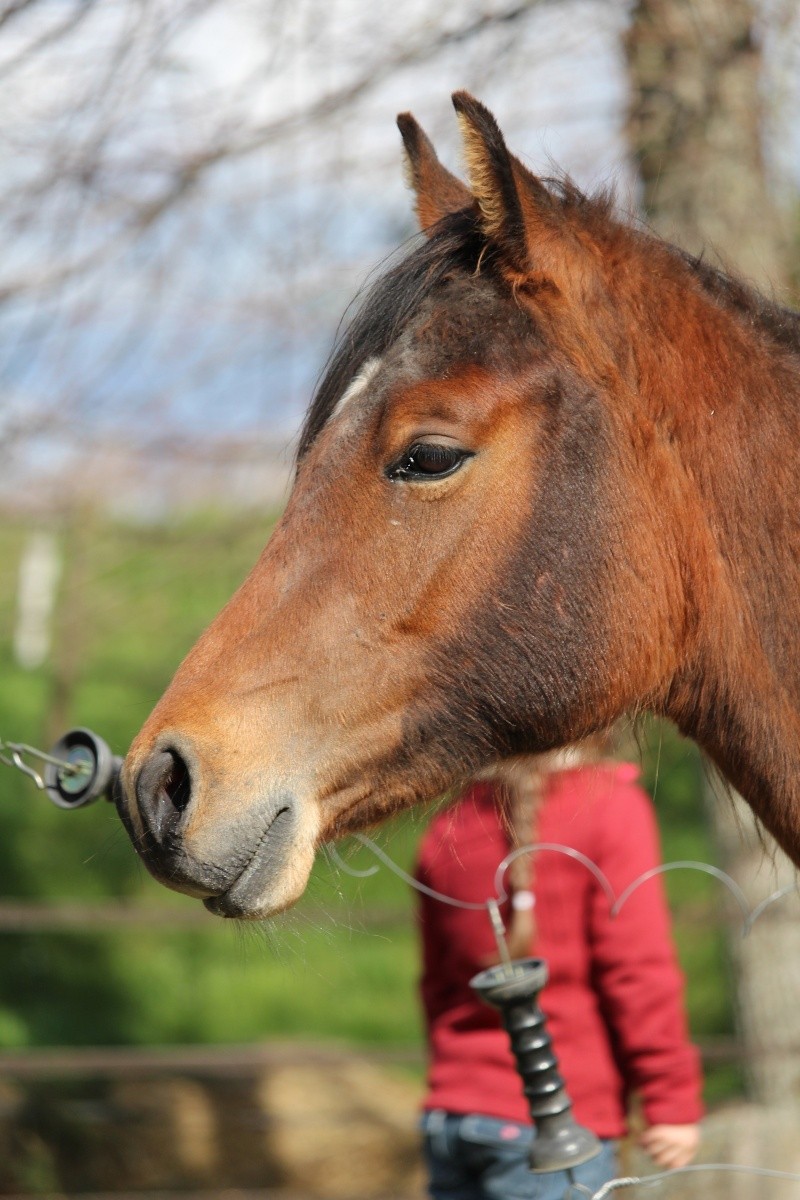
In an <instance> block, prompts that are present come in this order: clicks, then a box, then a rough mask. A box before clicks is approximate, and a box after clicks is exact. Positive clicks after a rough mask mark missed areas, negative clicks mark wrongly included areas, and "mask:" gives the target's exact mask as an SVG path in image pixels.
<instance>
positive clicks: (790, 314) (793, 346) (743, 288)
mask: <svg viewBox="0 0 800 1200" xmlns="http://www.w3.org/2000/svg"><path fill="white" fill-rule="evenodd" d="M672 249H673V251H674V252H675V254H676V255H677V257H678V258H680V259H681V260H682V262H684V263H685V264H686V266H688V267H689V269H690V270H691V271H692V273H693V274H694V275H695V276H696V277H697V279H698V280H699V282H700V283H701V285H702V287H703V289H704V291H706V292H708V294H709V295H710V296H711V297H712V298H713V299H714V300H716V301H717V302H718V303H720V304H722V305H723V306H724V307H725V308H727V309H730V310H731V311H733V312H734V313H736V315H737V316H739V317H741V318H742V319H744V320H745V321H747V323H748V324H750V325H753V326H755V327H756V328H758V329H761V330H762V331H763V332H764V333H766V334H767V335H768V336H769V337H771V338H772V340H773V341H774V342H776V343H777V344H778V345H779V346H785V347H786V348H787V349H789V350H794V351H795V352H800V313H798V312H795V311H794V310H793V309H791V308H784V307H783V306H782V305H780V304H777V303H776V302H775V301H773V300H768V299H767V297H766V296H762V295H761V293H760V292H758V291H756V289H755V288H753V287H750V286H749V285H748V284H746V283H745V282H744V281H743V280H741V279H739V278H737V277H736V276H735V275H729V274H727V272H725V271H722V270H720V269H719V268H718V267H714V266H712V265H711V263H707V262H706V261H705V260H704V259H703V257H702V255H700V256H696V255H694V254H689V253H687V251H685V250H681V249H680V248H679V247H677V246H673V247H672Z"/></svg>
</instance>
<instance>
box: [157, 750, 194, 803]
mask: <svg viewBox="0 0 800 1200" xmlns="http://www.w3.org/2000/svg"><path fill="white" fill-rule="evenodd" d="M166 753H167V754H168V755H169V757H170V759H171V763H170V765H169V767H168V768H167V772H166V774H165V775H164V778H163V780H162V783H161V788H162V791H164V792H165V793H166V795H167V797H168V799H169V800H170V802H171V803H172V807H173V808H175V809H177V810H178V812H183V810H184V809H185V808H186V805H187V804H188V803H189V801H190V800H191V798H192V779H191V776H190V774H189V768H188V767H187V766H186V763H185V762H184V761H183V759H182V758H181V756H180V754H178V752H177V750H167V752H166Z"/></svg>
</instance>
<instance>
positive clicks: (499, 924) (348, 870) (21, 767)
mask: <svg viewBox="0 0 800 1200" xmlns="http://www.w3.org/2000/svg"><path fill="white" fill-rule="evenodd" d="M24 755H27V756H28V757H34V758H36V759H38V760H39V761H41V762H46V763H52V764H53V765H55V766H57V767H58V768H59V769H60V770H66V771H67V772H69V773H72V772H75V771H76V770H78V769H79V768H77V767H76V766H75V765H74V764H72V763H69V762H67V761H65V760H62V759H59V758H55V757H53V755H50V754H46V753H45V752H44V751H42V750H37V749H36V748H35V747H33V746H28V745H27V744H25V743H22V742H7V741H3V740H2V739H0V763H3V764H5V765H6V766H9V767H14V768H16V769H17V770H18V771H21V772H22V773H23V774H24V775H26V776H27V777H28V778H29V779H31V780H32V781H33V782H34V783H35V784H36V786H37V788H39V789H40V790H43V789H44V787H45V784H44V781H43V779H42V777H41V775H40V774H39V772H38V771H37V770H36V769H35V768H34V767H32V766H30V764H28V763H26V762H25V760H24V757H23V756H24ZM355 840H356V841H358V842H359V843H360V844H361V845H362V846H364V847H365V848H366V849H367V850H369V851H370V852H371V853H372V854H374V855H375V857H376V858H377V859H378V860H379V861H380V862H381V863H383V865H384V866H385V867H387V868H388V869H389V870H390V871H392V872H393V873H394V874H395V875H397V876H399V878H400V879H402V880H403V881H404V882H405V883H407V884H408V885H409V886H410V887H412V888H414V889H416V891H418V892H423V893H424V894H425V895H427V896H429V897H430V898H431V899H433V900H437V901H439V902H440V903H442V904H450V905H452V906H453V907H455V908H464V909H469V910H471V911H474V912H475V911H480V910H484V909H485V910H486V913H487V916H488V918H489V920H490V922H491V925H492V930H493V933H494V935H495V939H496V941H497V946H498V950H499V953H500V957H501V960H502V961H504V962H505V963H506V964H508V963H510V958H509V954H508V949H507V947H506V943H505V931H504V927H503V921H502V916H501V914H500V905H501V904H502V903H504V902H505V901H506V900H507V899H508V892H507V890H506V887H505V876H506V872H507V870H508V868H509V867H510V866H511V864H512V863H513V862H514V860H515V859H517V858H519V857H520V856H521V855H523V854H538V853H540V852H545V851H549V852H552V853H556V854H563V855H566V856H567V857H568V858H572V859H573V860H575V861H576V862H579V863H581V865H582V866H584V867H585V868H586V869H587V870H588V871H589V872H590V873H591V874H592V875H593V876H594V878H595V880H596V881H597V883H598V884H599V886H600V887H601V888H602V890H603V892H604V893H605V895H606V898H607V899H608V902H609V906H610V915H611V917H612V918H615V917H618V916H619V914H620V912H621V910H622V908H623V906H624V905H625V904H626V903H627V902H628V900H629V899H630V898H631V896H633V894H634V893H635V892H636V890H637V889H638V888H639V887H641V886H642V884H644V883H646V882H647V881H648V880H649V879H653V878H655V877H656V876H658V875H663V874H665V873H666V872H667V871H674V870H678V869H690V870H698V871H703V872H705V873H706V874H708V875H711V876H713V877H714V878H715V879H717V880H719V881H720V882H721V883H723V884H724V885H725V886H726V887H727V888H728V890H729V891H730V893H731V895H732V896H733V897H734V899H735V900H736V902H737V904H738V906H739V909H740V911H741V914H742V937H746V936H747V935H748V934H749V933H750V932H751V930H752V928H753V925H754V924H755V922H756V921H757V920H758V918H759V917H760V916H762V914H763V913H764V912H766V911H767V910H768V909H769V908H770V907H771V905H773V904H774V903H776V902H777V901H778V900H781V899H782V898H784V897H785V896H788V895H790V894H791V893H792V892H795V891H797V890H798V889H797V887H796V885H794V884H789V885H787V886H786V887H782V888H779V889H778V890H777V891H775V892H773V893H772V894H771V895H770V896H767V897H766V899H764V900H762V901H761V902H760V903H759V904H757V905H756V906H755V907H754V908H752V909H751V907H750V905H749V903H748V900H747V897H746V896H745V894H744V892H743V891H742V889H741V888H740V887H739V885H738V884H737V883H736V881H735V880H734V879H732V878H731V876H730V875H728V874H727V872H725V871H722V870H720V868H719V867H715V866H713V865H712V864H711V863H704V862H697V861H694V860H691V859H681V860H679V861H675V862H669V863H662V864H660V865H659V866H658V867H653V868H651V869H650V870H649V871H645V872H644V873H643V874H642V875H640V876H638V877H637V878H636V879H634V880H633V881H632V882H631V883H630V884H628V886H627V887H626V888H625V889H624V890H623V891H622V892H621V893H620V895H619V896H617V895H616V893H615V891H614V889H613V887H612V886H611V883H610V882H609V880H608V878H607V877H606V875H605V874H604V872H603V871H602V870H601V868H600V867H599V866H598V865H597V863H595V862H593V860H592V859H590V858H589V857H587V855H585V854H583V853H581V851H579V850H576V849H575V848H574V847H573V846H567V845H563V844H562V843H558V842H531V843H529V844H528V845H525V846H519V847H518V848H517V849H515V850H513V851H512V852H511V853H509V854H507V855H506V856H505V858H504V859H503V860H502V861H501V862H500V863H499V864H498V867H497V871H496V872H495V876H494V888H495V895H494V896H489V897H487V899H486V900H483V901H471V900H460V899H458V897H456V896H448V895H446V894H445V893H443V892H438V891H436V890H435V889H434V888H430V887H428V886H427V885H426V884H424V883H422V882H421V881H420V880H418V879H415V878H414V876H413V875H410V874H409V873H408V872H407V871H405V870H403V868H402V867H401V866H400V865H399V863H396V862H395V861H394V859H392V858H391V857H390V855H388V854H387V853H386V851H385V850H383V849H382V847H380V846H379V845H378V844H377V843H376V842H374V841H373V840H372V838H369V837H367V836H366V835H365V834H361V833H359V834H356V835H355ZM327 852H328V855H329V857H330V859H331V860H332V862H333V863H334V864H335V865H336V866H337V867H338V868H339V869H340V870H341V871H343V872H344V873H345V874H347V875H351V876H353V877H354V878H356V879H367V878H370V877H371V876H373V875H374V874H376V872H377V871H379V870H380V867H379V866H378V865H377V864H373V865H372V866H370V867H367V868H364V869H359V868H356V867H351V866H350V864H349V863H347V862H346V861H345V860H344V858H343V857H342V855H341V854H340V853H339V851H338V849H337V848H336V846H335V845H329V846H328V847H327ZM713 1171H716V1172H721V1173H728V1174H737V1175H749V1176H755V1177H760V1178H763V1179H781V1180H786V1181H788V1182H793V1183H798V1184H800V1173H795V1172H791V1171H777V1170H774V1169H772V1168H770V1167H756V1166H746V1165H744V1164H737V1163H695V1164H692V1165H690V1166H687V1167H678V1168H673V1169H671V1170H668V1171H659V1172H657V1173H655V1174H653V1175H642V1176H639V1175H627V1176H620V1177H618V1178H617V1179H612V1180H610V1181H609V1182H608V1183H605V1184H603V1186H602V1187H601V1188H600V1189H599V1191H596V1192H594V1193H590V1192H589V1189H588V1188H586V1187H585V1186H584V1185H583V1184H580V1183H576V1182H574V1181H571V1182H570V1183H569V1184H568V1186H567V1191H566V1193H565V1196H564V1200H577V1198H579V1197H585V1198H586V1200H606V1197H608V1196H611V1195H612V1193H614V1192H618V1191H620V1190H622V1189H624V1188H630V1187H642V1188H645V1187H653V1186H656V1185H658V1184H659V1183H662V1182H664V1181H665V1180H672V1179H675V1178H677V1177H678V1176H683V1175H694V1174H699V1173H705V1174H708V1173H710V1172H713Z"/></svg>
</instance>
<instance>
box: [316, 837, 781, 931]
mask: <svg viewBox="0 0 800 1200" xmlns="http://www.w3.org/2000/svg"><path fill="white" fill-rule="evenodd" d="M355 840H356V841H357V842H360V843H361V845H362V846H364V847H365V848H366V849H367V850H369V851H371V853H372V854H374V855H375V857H376V858H378V859H379V860H380V861H381V862H382V863H383V865H384V866H385V867H388V869H389V870H390V871H392V872H393V873H394V874H395V875H397V876H398V877H399V878H400V879H402V880H403V881H404V882H405V883H407V884H408V885H409V887H412V888H414V889H415V890H416V891H418V892H422V893H423V894H424V895H426V896H430V897H431V899H432V900H438V901H439V902H440V903H441V904H450V905H452V907H454V908H465V909H468V910H470V911H472V912H480V911H481V910H486V911H487V912H488V915H489V918H490V920H491V916H492V914H491V907H492V906H496V905H499V904H503V903H504V902H505V901H506V900H507V899H508V892H507V890H506V887H505V874H506V871H507V870H508V868H509V866H510V865H511V863H512V862H514V860H515V859H516V858H519V856H520V855H521V854H538V853H539V852H541V851H550V852H553V853H557V854H563V855H566V857H568V858H572V859H574V860H575V861H576V862H579V863H580V864H581V865H582V866H584V867H586V869H587V871H590V872H591V874H592V875H593V876H594V878H595V879H596V880H597V882H598V883H599V885H600V887H601V888H602V889H603V892H604V893H605V896H606V898H607V900H608V903H609V910H610V916H611V917H612V919H616V918H617V917H618V916H619V914H620V912H621V910H622V908H623V907H624V906H625V904H627V902H628V901H629V900H630V898H631V896H632V895H633V894H634V892H636V890H637V889H638V888H639V887H641V885H642V884H643V883H646V882H647V881H648V880H649V879H654V878H655V877H656V876H658V875H665V874H666V873H667V872H668V871H676V870H692V871H702V872H703V873H704V874H706V875H710V876H711V877H712V878H713V879H717V880H718V881H719V882H720V883H722V884H724V886H725V887H727V889H728V890H729V892H730V893H731V895H732V896H733V898H734V900H735V901H736V903H737V905H738V907H739V910H740V912H741V914H742V937H743V938H745V937H747V936H748V934H749V933H750V932H751V931H752V928H753V926H754V925H755V923H756V921H757V920H758V919H759V917H761V916H762V915H763V914H764V913H765V912H766V911H767V909H769V908H770V907H771V906H772V905H773V904H775V903H777V901H778V900H782V899H784V898H785V897H786V896H790V895H792V893H794V892H797V891H798V890H799V889H798V886H797V885H796V884H787V885H786V886H785V887H782V888H779V889H778V890H777V891H775V892H773V893H772V895H771V896H767V898H766V899H765V900H762V901H760V903H759V904H757V905H755V907H754V908H752V909H751V907H750V905H749V903H748V900H747V897H746V895H745V893H744V892H743V891H742V889H741V887H740V886H739V884H738V883H737V882H736V880H735V879H733V878H731V876H730V875H728V873H727V872H726V871H723V870H721V869H720V868H719V867H715V866H714V865H713V864H712V863H706V862H698V861H695V860H694V859H679V860H676V861H675V862H668V863H661V865H660V866H658V867H652V868H651V869H650V870H649V871H645V872H643V874H641V875H639V876H637V878H636V879H634V880H633V881H632V882H631V883H629V884H628V886H627V887H626V888H625V889H624V890H623V891H622V892H621V893H620V894H619V896H617V894H616V892H615V891H614V889H613V887H612V886H611V883H610V882H609V880H608V878H607V877H606V875H605V874H604V873H603V871H602V870H601V868H600V867H599V866H598V865H597V863H596V862H594V861H593V860H592V859H590V858H588V857H587V856H586V855H585V854H583V853H582V852H581V851H580V850H576V849H575V847H574V846H566V845H563V844H562V843H560V842H532V843H530V844H529V845H527V846H520V847H519V848H518V849H516V850H514V851H512V852H511V853H510V854H507V855H506V856H505V858H504V859H503V860H502V861H501V862H500V863H499V864H498V867H497V870H496V872H495V876H494V889H495V894H494V895H493V896H488V897H487V898H486V899H485V900H460V899H459V898H458V897H457V896H447V895H445V894H444V893H443V892H437V891H436V890H435V889H434V888H430V887H428V886H427V884H424V883H422V882H421V881H420V880H419V879H415V878H414V876H413V875H410V874H409V873H408V871H405V870H403V868H402V867H401V866H400V865H399V864H398V863H396V862H395V861H394V859H392V858H391V857H390V856H389V855H388V854H387V853H386V851H385V850H383V849H382V847H380V846H379V845H378V844H377V843H376V842H374V841H373V840H372V838H369V837H367V836H366V834H363V833H357V834H356V835H355ZM327 849H328V853H329V854H330V856H331V858H332V859H333V861H334V862H335V864H336V865H337V866H338V867H339V868H340V870H342V871H344V872H345V874H347V875H352V876H354V877H355V878H356V879H365V878H367V877H368V876H370V875H374V874H375V872H376V871H378V870H379V869H380V868H379V867H377V866H372V867H367V868H366V869H365V870H364V869H362V870H358V869H356V868H354V867H351V866H350V864H349V863H347V862H345V861H344V859H343V858H342V856H341V855H340V854H339V852H338V851H337V850H336V847H335V846H333V845H330V846H328V847H327ZM492 927H493V930H494V931H495V935H496V932H497V931H496V928H495V923H494V922H493V926H492Z"/></svg>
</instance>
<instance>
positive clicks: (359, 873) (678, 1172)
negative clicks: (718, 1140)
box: [327, 833, 800, 1200]
mask: <svg viewBox="0 0 800 1200" xmlns="http://www.w3.org/2000/svg"><path fill="white" fill-rule="evenodd" d="M354 840H355V841H357V842H359V843H360V844H361V845H362V846H363V847H364V848H365V849H367V850H369V851H370V852H371V853H372V854H374V855H375V857H376V858H377V859H378V860H379V861H380V862H381V863H383V865H384V866H385V867H387V868H388V869H389V870H390V871H392V872H394V874H395V875H397V876H398V877H399V878H400V879H402V880H403V881H404V882H405V883H407V884H408V885H409V886H410V887H412V888H414V889H415V890H416V891H418V892H422V893H424V894H425V895H426V896H429V897H430V898H431V899H433V900H437V901H439V902H440V903H441V904H449V905H452V906H453V907H454V908H464V909H469V910H470V911H473V912H476V911H479V910H481V909H485V910H486V913H487V916H488V917H489V920H490V921H491V924H492V930H493V932H494V934H495V939H496V940H497V944H498V950H499V952H500V957H501V960H502V961H504V962H506V963H508V962H509V956H508V951H507V948H506V946H505V937H504V928H503V923H502V916H501V914H500V905H501V904H503V903H504V902H505V901H506V900H508V891H507V890H506V886H505V876H506V872H507V870H508V868H509V867H510V865H511V863H512V862H514V860H515V859H517V858H519V857H520V856H521V855H523V854H538V853H540V852H542V851H549V852H551V853H556V854H563V855H566V856H567V857H568V858H572V859H574V860H575V861H576V862H579V863H581V865H582V866H584V867H586V869H587V870H588V871H589V872H590V873H591V874H592V875H593V876H594V878H595V880H596V881H597V883H598V884H599V886H600V887H601V889H602V890H603V892H604V893H605V896H606V898H607V900H608V902H609V909H610V915H611V917H612V919H613V918H616V917H618V916H619V914H620V912H621V910H622V908H623V907H624V905H625V904H626V903H627V902H628V900H630V898H631V896H633V895H634V893H635V892H636V890H637V889H638V888H639V887H641V885H642V884H644V883H646V882H647V881H648V880H649V879H654V878H655V877H656V876H658V875H663V874H665V873H666V872H668V871H674V870H678V869H689V870H697V871H702V872H704V873H705V874H707V875H711V876H712V877H713V878H714V879H717V880H719V882H720V883H722V884H724V885H725V887H727V888H728V890H729V891H730V893H731V895H732V896H733V898H734V900H735V901H736V903H737V905H738V907H739V910H740V912H741V914H742V937H743V938H744V937H747V935H748V934H749V933H750V932H751V930H752V928H753V925H754V924H755V922H756V921H757V920H758V918H759V917H760V916H762V914H763V913H764V912H766V911H767V909H768V908H770V907H771V905H773V904H774V903H776V902H777V901H778V900H780V899H782V898H783V897H785V896H788V895H790V894H791V893H792V892H796V891H797V890H798V888H797V886H796V885H795V884H789V885H788V886H786V887H782V888H779V889H778V890H777V891H775V892H773V893H772V895H770V896H768V897H767V898H766V899H765V900H762V901H761V902H760V903H759V904H757V905H756V906H755V907H753V908H752V909H751V907H750V905H749V903H748V900H747V897H746V896H745V894H744V892H743V891H742V889H741V888H740V887H739V885H738V884H737V883H736V881H735V880H734V879H732V878H731V876H730V875H728V874H727V872H725V871H722V870H720V868H719V867H715V866H713V865H712V864H711V863H704V862H696V861H694V860H691V859H681V860H679V861H675V862H668V863H662V864H660V865H659V866H658V867H653V868H651V869H650V870H649V871H645V872H644V873H643V874H642V875H640V876H638V877H637V878H636V879H634V880H633V881H632V882H631V883H630V884H628V886H627V887H626V888H625V889H624V890H623V891H622V892H621V893H620V894H619V895H617V894H616V893H615V891H614V889H613V887H612V886H611V883H610V882H609V880H608V878H607V877H606V875H605V874H604V872H603V871H602V870H601V868H600V867H599V866H598V865H597V863H595V862H594V861H593V860H592V859H590V858H588V857H587V856H586V855H585V854H583V853H581V851H579V850H576V849H575V848H574V847H573V846H566V845H563V844H561V843H558V842H531V843H529V844H528V845H525V846H519V847H518V848H517V849H515V850H513V851H511V853H509V854H507V855H506V856H505V858H504V859H503V860H502V861H501V862H500V863H499V864H498V867H497V870H496V872H495V876H494V889H495V894H494V895H493V896H490V897H487V899H486V900H484V901H475V900H461V899H459V898H458V897H456V896H448V895H445V894H444V893H443V892H437V891H435V890H434V889H433V888H430V887H428V886H427V884H424V883H422V882H421V881H420V880H419V879H415V878H414V876H413V875H410V874H409V873H408V871H405V870H404V869H403V868H402V867H401V866H400V865H399V863H396V862H395V861H394V859H393V858H391V856H390V855H388V854H387V853H386V851H385V850H384V849H383V848H382V847H381V846H379V845H378V844H377V843H376V842H374V841H373V840H372V838H370V837H367V836H366V834H363V833H357V834H355V837H354ZM327 852H328V854H329V856H330V858H331V860H332V861H333V862H334V863H335V864H336V866H337V867H338V868H339V869H340V870H342V871H344V872H345V874H347V875H352V876H353V877H354V878H357V879H366V878H369V877H371V876H372V875H374V874H375V873H376V872H377V871H379V870H380V867H379V866H377V864H373V865H372V866H369V867H366V868H361V869H359V868H355V867H351V866H350V864H349V863H348V862H346V861H345V859H344V858H343V857H342V855H341V854H340V853H339V851H338V849H337V848H336V846H334V845H329V846H328V847H327ZM714 1171H716V1172H720V1173H727V1174H736V1175H749V1176H751V1177H760V1178H762V1179H780V1180H785V1181H787V1182H790V1183H797V1184H800V1173H796V1172H792V1171H778V1170H775V1169H773V1168H771V1167H757V1166H748V1165H745V1164H738V1163H694V1164H692V1165H690V1166H687V1167H676V1168H672V1169H671V1170H668V1171H659V1172H656V1173H655V1174H652V1175H626V1176H620V1177H618V1178H617V1179H612V1180H610V1181H609V1182H608V1183H605V1184H603V1186H602V1187H601V1188H600V1189H599V1191H596V1192H591V1191H590V1190H589V1189H588V1188H587V1187H586V1186H585V1185H584V1184H580V1183H577V1182H575V1181H571V1182H570V1183H569V1184H568V1185H567V1191H566V1192H565V1194H564V1200H579V1198H580V1197H584V1198H585V1200H606V1197H608V1196H611V1195H612V1194H613V1193H614V1192H618V1191H621V1190H622V1189H625V1188H631V1187H641V1188H645V1187H647V1188H650V1187H655V1186H657V1185H659V1184H661V1183H664V1182H665V1181H666V1180H669V1181H672V1180H673V1179H677V1178H678V1177H680V1176H684V1175H696V1174H706V1175H707V1174H709V1173H710V1172H714ZM798 1195H800V1192H798Z"/></svg>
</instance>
